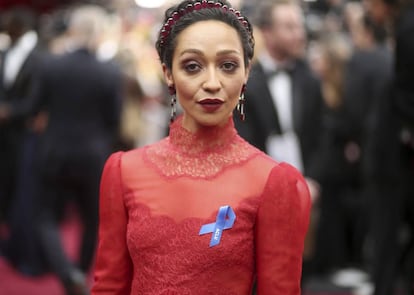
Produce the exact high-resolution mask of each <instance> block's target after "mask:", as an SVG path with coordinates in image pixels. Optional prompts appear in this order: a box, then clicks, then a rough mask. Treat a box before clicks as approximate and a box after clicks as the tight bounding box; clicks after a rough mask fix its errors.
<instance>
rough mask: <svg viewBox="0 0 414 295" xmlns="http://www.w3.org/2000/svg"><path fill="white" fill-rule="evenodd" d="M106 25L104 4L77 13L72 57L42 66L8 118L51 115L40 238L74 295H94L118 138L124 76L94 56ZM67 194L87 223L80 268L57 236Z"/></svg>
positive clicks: (43, 155)
mask: <svg viewBox="0 0 414 295" xmlns="http://www.w3.org/2000/svg"><path fill="white" fill-rule="evenodd" d="M105 20H106V12H105V11H104V10H103V9H102V8H100V7H98V6H93V5H89V6H80V7H78V8H76V9H75V10H74V11H73V12H72V14H71V16H70V21H69V27H68V32H67V33H68V36H69V41H68V45H69V46H68V48H70V51H68V52H66V53H65V54H63V55H61V56H58V57H56V58H55V59H53V60H50V61H49V62H48V64H47V65H45V66H44V67H43V69H42V71H41V72H40V73H39V74H38V81H37V83H36V91H35V92H34V94H33V95H32V96H31V98H30V100H29V101H28V103H24V104H14V105H11V106H10V110H9V117H18V116H21V115H22V114H25V113H28V112H29V113H32V112H36V111H37V110H38V109H44V110H46V111H47V113H48V124H47V127H46V129H45V131H44V133H43V135H42V138H41V142H40V147H39V161H38V169H39V174H40V177H41V189H40V191H39V194H38V202H39V203H41V204H42V208H40V210H39V212H38V214H39V215H38V232H39V239H40V242H41V245H42V248H43V250H44V253H45V258H46V260H47V262H48V264H49V266H50V268H51V270H52V271H53V272H55V273H56V274H57V275H58V277H59V278H60V279H61V281H62V283H63V286H64V287H65V289H66V292H67V294H68V295H84V294H88V288H87V284H86V279H85V273H87V272H88V271H89V270H90V267H91V263H92V260H93V256H94V251H95V246H96V240H97V225H98V198H99V182H100V175H101V172H102V168H103V165H104V162H105V160H106V158H107V157H108V156H109V154H110V153H111V151H112V149H113V147H114V144H115V142H116V139H117V135H118V132H119V130H118V129H119V121H120V109H121V103H122V81H121V80H122V78H121V77H122V76H121V72H120V70H119V69H118V68H117V67H116V66H115V65H114V64H110V63H104V62H101V61H99V60H98V59H97V58H96V50H97V48H98V46H99V41H100V38H101V36H102V33H103V28H104V27H105ZM64 196H71V200H72V201H74V203H75V204H76V205H77V209H78V212H79V215H80V217H81V221H82V228H83V233H82V239H81V247H80V253H79V262H78V264H77V265H74V264H72V262H71V261H70V260H69V258H68V257H67V255H66V252H65V251H64V249H63V247H62V243H61V241H60V236H59V230H58V219H57V218H56V213H57V212H58V211H59V206H60V204H61V202H62V200H61V199H62V197H64Z"/></svg>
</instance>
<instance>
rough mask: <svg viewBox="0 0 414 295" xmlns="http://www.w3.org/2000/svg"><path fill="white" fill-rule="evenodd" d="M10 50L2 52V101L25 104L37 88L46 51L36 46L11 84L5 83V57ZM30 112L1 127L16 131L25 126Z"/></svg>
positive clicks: (0, 63)
mask: <svg viewBox="0 0 414 295" xmlns="http://www.w3.org/2000/svg"><path fill="white" fill-rule="evenodd" d="M7 53H8V51H5V52H3V53H1V54H0V60H1V61H2V62H0V103H6V104H23V103H26V102H25V100H27V99H29V97H30V93H33V91H34V88H35V81H36V79H37V77H36V76H37V74H38V73H39V71H40V69H41V68H42V66H43V65H44V62H45V58H46V55H45V52H44V51H43V50H42V49H41V48H40V47H35V48H34V49H33V50H32V51H31V52H30V53H29V55H28V56H27V58H26V59H25V61H24V62H23V65H22V67H21V68H20V70H19V72H18V73H17V76H16V78H15V80H14V81H13V82H12V84H11V85H9V86H6V85H5V84H4V82H3V81H4V59H5V57H6V55H7ZM27 115H30V114H29V113H25V116H16V117H13V118H12V120H10V121H8V123H6V124H4V125H0V128H2V127H3V128H12V129H14V131H17V130H21V129H22V128H24V123H25V122H24V121H25V120H26V118H27Z"/></svg>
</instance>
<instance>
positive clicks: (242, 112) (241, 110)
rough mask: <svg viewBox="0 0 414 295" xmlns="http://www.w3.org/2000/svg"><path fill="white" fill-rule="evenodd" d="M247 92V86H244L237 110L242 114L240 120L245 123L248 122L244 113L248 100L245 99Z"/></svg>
mask: <svg viewBox="0 0 414 295" xmlns="http://www.w3.org/2000/svg"><path fill="white" fill-rule="evenodd" d="M245 90H246V84H244V85H243V87H242V90H241V93H240V98H239V103H238V104H237V110H238V111H239V113H240V120H242V121H244V120H246V114H245V112H244V104H245V102H246V100H245V99H244V91H245Z"/></svg>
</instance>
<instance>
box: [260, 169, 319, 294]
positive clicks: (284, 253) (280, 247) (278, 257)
mask: <svg viewBox="0 0 414 295" xmlns="http://www.w3.org/2000/svg"><path fill="white" fill-rule="evenodd" d="M310 206H311V202H310V195H309V190H308V188H307V186H306V183H305V180H304V179H303V177H302V175H301V174H300V173H299V172H298V171H297V170H296V169H295V168H293V167H292V166H290V165H288V164H280V165H278V166H276V167H275V168H273V170H272V171H271V173H270V176H269V179H268V182H267V184H266V188H265V190H264V192H263V196H262V201H261V204H260V207H259V210H258V213H257V220H256V233H255V235H256V267H257V291H258V292H257V294H258V295H268V294H269V295H270V294H271V295H276V294H278V295H300V281H301V272H302V253H303V248H304V240H305V235H306V231H307V228H308V223H309V214H310Z"/></svg>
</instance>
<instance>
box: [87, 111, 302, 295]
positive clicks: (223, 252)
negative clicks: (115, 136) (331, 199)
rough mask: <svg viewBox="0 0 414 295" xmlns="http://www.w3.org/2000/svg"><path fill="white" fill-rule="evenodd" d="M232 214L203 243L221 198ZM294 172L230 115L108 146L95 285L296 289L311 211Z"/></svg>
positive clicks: (132, 290)
mask: <svg viewBox="0 0 414 295" xmlns="http://www.w3.org/2000/svg"><path fill="white" fill-rule="evenodd" d="M223 206H229V207H230V208H231V209H232V210H233V211H234V213H235V220H234V224H233V225H232V227H231V228H227V229H224V230H223V231H222V235H221V238H220V240H219V243H218V244H217V245H215V246H210V241H211V239H212V235H213V233H208V234H202V235H200V234H199V232H200V229H201V228H202V227H203V225H206V224H210V223H215V222H216V223H217V221H218V219H217V214H218V211H219V209H220V208H221V207H223ZM309 206H310V205H309V193H308V190H307V188H306V185H305V183H304V181H303V178H302V176H301V175H300V174H299V173H298V172H297V171H296V170H295V169H294V168H293V167H291V166H289V165H287V164H279V163H276V162H274V161H273V160H272V159H270V158H269V157H267V156H266V155H265V154H263V153H262V152H260V151H259V150H257V149H256V148H254V147H252V146H251V145H249V144H248V143H247V142H246V141H244V140H243V139H242V138H240V137H239V136H238V134H237V132H236V130H235V129H234V126H233V122H232V120H231V119H230V120H229V122H228V124H226V125H225V126H223V127H217V128H208V129H206V130H200V131H199V132H197V133H196V134H192V133H190V132H188V131H187V130H185V129H184V128H183V127H181V119H179V120H177V121H176V122H175V123H173V124H172V126H171V128H170V134H169V136H168V137H166V138H165V139H163V140H161V141H160V142H158V143H155V144H153V145H149V146H146V147H144V148H140V149H135V150H132V151H129V152H119V153H115V154H113V155H112V156H111V157H110V158H109V159H108V161H107V164H106V166H105V169H104V172H103V175H102V182H101V198H100V230H99V248H98V253H97V262H96V269H95V284H94V287H93V292H92V293H93V294H134V295H138V294H164V295H167V294H171V295H172V294H180V295H185V294H195V293H197V294H215V295H219V294H230V295H248V294H251V290H252V286H253V283H254V281H255V280H257V284H258V292H259V293H258V294H260V295H262V294H281V295H282V294H283V295H288V294H300V287H299V282H300V273H301V255H302V250H303V240H304V235H305V232H306V228H307V222H308V214H309Z"/></svg>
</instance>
